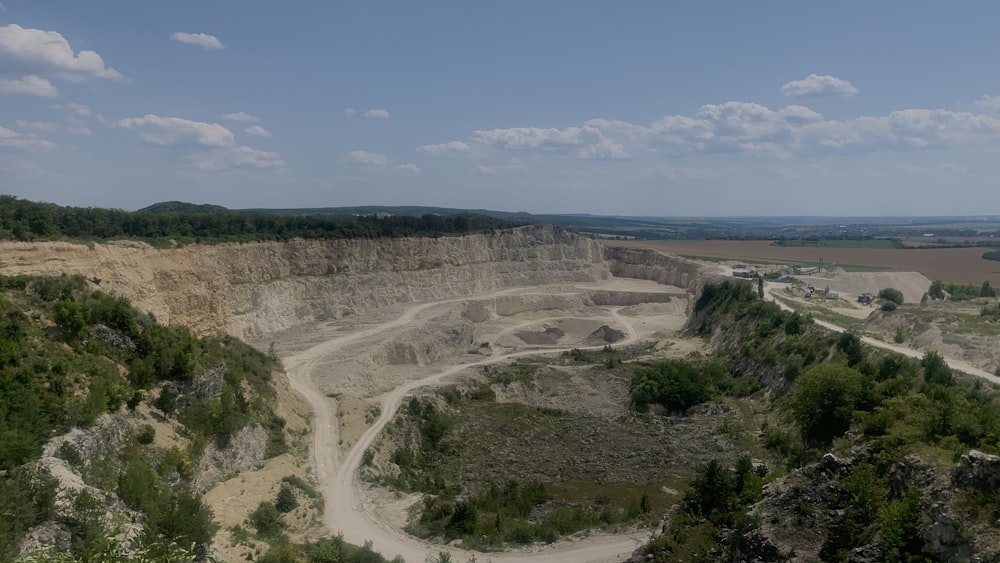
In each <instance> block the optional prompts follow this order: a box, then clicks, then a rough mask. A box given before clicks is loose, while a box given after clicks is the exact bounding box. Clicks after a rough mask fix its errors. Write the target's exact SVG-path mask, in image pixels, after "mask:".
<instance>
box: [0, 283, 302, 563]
mask: <svg viewBox="0 0 1000 563" xmlns="http://www.w3.org/2000/svg"><path fill="white" fill-rule="evenodd" d="M277 368H278V366H277V364H276V363H275V361H274V360H273V359H272V358H270V357H268V356H266V355H264V354H262V353H260V352H257V351H256V350H254V349H252V348H250V347H249V346H247V345H245V344H243V343H241V342H239V341H237V340H235V339H232V338H226V337H219V338H203V339H199V338H196V337H194V336H192V335H191V333H190V332H189V331H187V330H186V329H183V328H175V327H165V326H162V325H160V324H158V323H157V322H156V320H155V319H154V318H152V317H151V316H150V315H147V314H144V313H140V312H138V311H136V310H134V309H132V307H131V306H130V305H129V303H128V302H127V301H125V300H124V299H121V298H117V297H114V296H111V295H107V294H104V293H101V292H99V291H96V290H94V289H93V288H92V285H91V284H90V283H89V282H87V281H86V280H84V279H83V278H81V277H68V276H60V277H0V475H2V479H0V514H2V515H3V517H2V518H0V560H11V559H13V558H14V557H15V556H16V555H17V552H18V550H19V544H20V542H21V540H22V538H23V537H24V536H25V534H26V533H28V532H29V530H30V529H32V528H33V527H34V526H37V525H39V524H42V523H45V522H50V521H51V522H52V523H54V525H55V526H56V529H58V530H62V532H60V533H63V534H66V537H67V538H68V548H69V554H70V556H72V557H80V558H84V559H86V558H87V557H91V556H93V555H95V554H97V553H105V552H108V553H110V552H111V551H114V550H117V549H126V551H127V550H133V551H134V552H135V553H139V551H141V553H143V554H145V555H144V556H148V557H152V558H156V557H160V556H163V557H167V556H168V555H169V553H168V551H169V550H170V549H172V548H171V547H170V545H171V543H175V544H177V545H181V546H188V547H190V546H193V550H191V551H190V553H191V554H192V556H194V557H202V556H204V555H205V553H206V549H207V546H208V544H209V543H210V541H211V538H212V535H213V534H214V531H215V525H214V524H213V522H212V515H211V512H210V511H209V510H208V509H207V507H206V506H205V505H204V503H203V502H202V500H201V496H200V494H199V493H197V492H196V491H195V490H194V488H193V478H194V474H193V461H194V460H196V459H197V457H198V456H199V455H200V454H201V453H202V452H203V451H204V450H205V448H206V446H208V445H210V444H213V443H214V444H216V445H219V446H222V445H225V444H226V443H227V442H228V440H229V439H230V438H231V437H232V436H234V435H235V434H236V433H238V432H240V431H241V429H243V428H244V427H247V426H263V427H264V428H266V429H267V431H268V433H269V435H270V439H269V441H268V444H267V449H268V451H267V453H268V454H271V455H275V454H277V453H281V452H282V451H284V448H285V445H284V435H283V432H282V421H281V420H280V419H279V418H278V417H277V416H276V415H275V414H274V411H273V410H272V407H271V406H270V405H269V402H268V400H269V399H271V398H273V396H274V389H273V388H272V387H271V373H272V370H275V369H277ZM153 397H156V398H155V399H153ZM140 405H146V407H144V408H148V407H149V406H153V408H155V409H157V410H159V411H160V412H161V413H162V414H163V415H164V416H165V417H174V416H175V417H176V418H177V419H178V420H179V421H180V422H181V423H182V424H183V430H184V432H185V434H186V438H187V442H188V443H189V444H190V446H189V447H188V448H185V449H179V448H177V447H176V446H174V447H170V448H166V447H163V446H158V445H156V443H155V440H156V432H155V429H154V428H153V427H152V426H150V425H148V424H142V425H137V426H136V427H135V428H130V426H129V423H128V421H127V420H128V414H129V413H131V412H132V411H135V410H136V409H137V408H139V407H140ZM105 414H114V415H116V418H106V417H105V418H101V417H102V415H105ZM99 420H101V421H103V422H101V424H102V426H101V428H100V429H97V430H96V432H97V434H96V435H95V438H94V439H91V440H89V441H86V442H85V443H86V444H87V445H86V446H85V447H84V446H80V445H74V442H73V441H71V440H63V441H60V442H59V443H60V444H61V445H59V446H58V448H56V450H55V454H54V455H55V456H56V457H58V458H61V461H59V462H58V463H64V464H66V465H67V466H68V468H69V469H70V470H71V471H72V472H74V473H77V474H79V475H80V476H81V478H82V482H83V484H84V485H85V488H84V489H79V488H78V486H77V488H75V489H74V488H70V489H66V490H65V491H64V492H63V493H60V495H65V496H66V498H67V499H68V500H67V501H66V502H63V501H60V502H62V503H63V504H58V503H57V502H56V490H57V489H62V488H63V486H62V485H60V484H59V482H58V481H57V480H56V479H54V478H53V477H51V476H50V474H49V470H48V469H47V468H48V467H50V466H51V464H52V463H57V461H54V460H53V458H46V459H47V460H48V461H45V460H43V462H39V458H40V457H41V456H42V451H43V446H45V445H46V444H47V443H49V442H50V440H52V439H53V436H60V435H63V434H65V433H66V432H67V431H69V430H70V429H71V428H74V427H77V428H81V427H82V428H86V427H90V426H92V425H94V424H95V423H96V422H98V421H99ZM118 421H123V422H118ZM102 436H103V438H102ZM52 447H54V446H52ZM115 507H118V508H115ZM129 515H132V516H129ZM130 518H131V519H134V520H135V522H134V523H130V522H128V521H129V519H130ZM125 525H128V526H129V527H130V529H131V530H132V537H130V538H129V541H130V542H131V544H134V545H125V544H122V543H121V542H120V541H119V540H118V539H114V538H115V535H116V534H118V533H119V532H121V531H122V530H123V529H124V528H123V526H125ZM135 550H139V551H135ZM165 550H166V551H165Z"/></svg>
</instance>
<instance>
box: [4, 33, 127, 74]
mask: <svg viewBox="0 0 1000 563" xmlns="http://www.w3.org/2000/svg"><path fill="white" fill-rule="evenodd" d="M0 61H2V63H0V72H2V73H4V74H20V75H25V76H31V75H34V76H42V75H52V76H60V77H63V78H68V79H73V80H84V79H88V78H110V79H119V78H121V77H122V75H121V73H119V72H118V71H117V70H115V69H113V68H111V67H108V66H105V64H104V59H102V58H101V56H100V55H99V54H97V53H96V52H95V51H79V52H77V53H74V52H73V48H72V47H70V44H69V41H67V40H66V38H65V37H63V36H62V35H61V34H60V33H58V32H56V31H44V30H41V29H32V28H24V27H21V26H19V25H17V24H9V25H5V26H0Z"/></svg>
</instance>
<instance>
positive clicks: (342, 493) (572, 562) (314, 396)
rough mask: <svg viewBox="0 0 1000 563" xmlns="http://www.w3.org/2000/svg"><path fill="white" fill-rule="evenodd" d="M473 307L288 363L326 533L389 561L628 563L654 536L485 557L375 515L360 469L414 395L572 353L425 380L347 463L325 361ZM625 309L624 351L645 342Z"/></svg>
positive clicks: (497, 358)
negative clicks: (307, 416)
mask: <svg viewBox="0 0 1000 563" xmlns="http://www.w3.org/2000/svg"><path fill="white" fill-rule="evenodd" d="M516 291H523V288H512V289H507V290H501V291H497V292H492V293H490V294H486V295H477V296H475V297H474V298H476V299H483V298H487V299H488V298H492V297H497V296H500V295H503V294H507V293H512V292H516ZM467 299H469V297H465V298H459V299H447V300H441V301H433V302H428V303H421V304H417V305H412V306H410V307H407V308H406V309H405V310H404V311H403V312H402V313H401V314H400V315H399V316H398V317H396V318H395V319H392V320H390V321H387V322H385V323H381V324H378V325H375V326H371V327H368V328H366V329H364V330H361V331H358V332H356V333H352V334H350V335H345V336H342V337H339V338H334V339H331V340H328V341H325V342H323V343H321V344H319V345H317V346H314V347H312V348H310V349H308V350H305V351H302V352H299V353H297V354H294V355H292V356H290V357H288V358H287V359H286V360H285V366H286V369H287V371H288V373H289V380H290V381H291V385H292V388H293V389H295V390H296V391H297V392H299V393H300V394H301V395H302V396H303V397H305V398H306V400H307V401H308V402H309V404H310V406H311V407H312V409H313V412H314V421H313V444H312V451H313V458H314V462H315V467H316V473H317V476H318V478H319V481H320V486H321V489H322V490H323V493H324V503H325V510H324V517H325V519H326V524H327V527H328V528H329V529H330V531H331V533H335V534H336V533H341V534H343V536H344V538H345V539H346V540H347V541H350V542H352V543H356V544H359V545H360V544H362V543H364V542H365V541H371V542H372V543H373V545H374V547H375V549H377V550H378V551H381V552H382V553H383V554H384V555H386V556H388V557H392V556H394V555H402V556H403V557H404V558H405V559H406V560H407V561H410V562H422V561H424V559H425V558H426V557H427V556H428V555H430V554H437V553H438V552H448V553H450V554H451V555H452V560H453V561H456V563H457V562H459V561H465V560H466V559H468V558H469V557H471V556H472V555H476V557H477V558H478V559H480V560H483V561H492V562H495V563H538V562H541V561H547V562H553V563H579V562H594V563H597V562H611V561H621V560H622V559H624V558H627V557H629V556H630V555H631V553H632V551H634V550H635V549H636V548H637V547H639V546H640V545H641V543H642V542H643V541H645V540H646V539H647V537H648V536H647V534H646V533H638V532H636V533H631V534H620V535H610V534H602V533H595V534H593V535H591V536H589V537H587V538H584V539H577V540H561V541H559V542H556V543H555V544H552V545H548V546H533V547H529V548H525V549H519V550H515V551H508V552H498V553H489V554H484V553H479V552H471V551H466V550H461V549H455V548H450V547H445V546H441V545H436V544H431V543H429V542H425V541H422V540H419V539H417V538H414V537H412V536H409V535H406V534H405V533H402V532H400V531H398V530H396V529H395V528H393V527H392V526H391V525H389V524H388V523H386V522H382V521H380V520H379V519H378V518H377V517H376V516H375V515H374V511H373V510H372V509H371V507H370V506H367V505H366V503H365V495H364V492H363V487H362V485H361V483H360V481H359V479H358V472H357V470H358V468H359V467H360V465H361V459H362V456H363V455H364V452H365V450H367V449H368V447H369V446H370V445H371V444H372V442H373V441H374V440H375V438H376V437H377V436H378V434H379V433H380V432H381V431H382V429H383V428H384V427H385V425H386V424H388V423H389V421H391V420H392V417H393V416H394V415H395V413H396V411H397V410H398V408H399V406H400V404H401V403H402V400H403V398H404V397H406V395H408V394H409V393H410V392H411V391H413V390H414V389H417V388H419V387H424V386H427V385H433V384H436V383H438V382H440V381H441V380H442V379H444V378H446V377H448V376H451V375H454V374H456V373H459V372H461V371H463V370H466V369H470V368H474V367H480V366H485V365H491V364H496V363H500V362H505V361H509V360H512V359H516V358H520V357H525V356H532V355H538V354H558V353H562V352H565V351H570V350H572V349H573V348H571V347H562V348H533V349H530V350H521V351H516V352H509V353H498V352H496V351H494V353H493V355H492V356H490V357H489V358H485V359H482V360H477V361H474V362H466V363H462V364H458V365H454V366H451V367H448V368H447V369H444V370H442V371H439V372H437V373H434V374H431V375H429V376H426V377H424V378H422V379H419V380H415V381H410V382H407V383H405V384H403V385H401V386H399V387H397V388H396V389H393V390H392V391H389V392H387V393H385V394H383V395H381V396H379V397H378V400H379V403H380V405H381V415H380V416H379V418H378V420H376V421H375V423H374V424H373V425H372V426H371V427H369V428H368V429H367V430H366V431H365V432H364V434H362V436H361V437H360V438H359V439H358V441H357V442H356V443H355V444H354V445H353V446H352V447H351V448H350V449H349V450H348V451H347V452H346V454H345V455H344V456H343V459H341V455H340V451H339V448H338V446H337V444H338V443H339V440H338V434H339V431H338V422H337V417H336V412H337V411H336V409H337V403H336V401H335V400H334V399H332V398H329V397H326V396H324V395H323V393H322V392H321V391H320V390H319V388H318V387H317V386H316V384H315V382H314V381H313V379H312V374H313V371H314V370H315V369H316V366H317V364H318V363H319V362H320V361H321V360H322V359H323V358H324V357H326V356H328V355H330V354H333V353H335V352H336V351H337V350H339V349H340V348H341V347H343V346H345V345H348V344H351V343H353V342H355V341H357V340H360V339H363V338H366V337H369V336H373V335H375V334H377V333H379V332H384V331H387V330H392V329H395V328H399V327H402V326H404V325H406V324H409V323H411V322H413V320H414V319H416V318H417V316H418V315H419V314H420V313H421V312H423V311H425V310H428V309H430V308H432V307H436V306H440V305H445V304H451V303H456V302H461V301H465V300H467ZM620 309H621V308H620V307H617V308H613V309H607V310H608V312H609V316H610V317H611V319H613V320H614V321H615V322H616V324H618V325H619V326H622V327H624V328H625V329H626V334H627V337H626V338H625V339H624V340H622V341H621V342H619V343H617V345H628V344H631V343H634V342H636V341H637V340H638V332H637V331H636V329H635V327H634V326H633V325H632V323H631V322H629V321H627V320H626V319H625V318H624V317H623V316H622V315H621V314H620V313H619V310H620ZM559 318H562V317H546V318H541V319H535V320H534V321H533V322H544V321H547V320H556V319H559ZM577 348H578V349H581V350H599V349H601V348H603V345H598V346H588V347H577Z"/></svg>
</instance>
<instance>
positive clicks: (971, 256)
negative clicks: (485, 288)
mask: <svg viewBox="0 0 1000 563" xmlns="http://www.w3.org/2000/svg"><path fill="white" fill-rule="evenodd" d="M601 244H604V245H607V246H625V247H631V248H652V249H655V250H659V251H660V252H667V253H671V254H679V255H684V256H704V257H708V258H731V259H733V260H747V261H753V260H773V261H784V262H809V263H818V262H823V263H824V264H830V265H836V264H845V265H859V266H878V267H883V268H886V269H888V270H893V271H897V272H920V273H921V274H923V275H925V276H927V277H928V278H930V279H932V280H942V281H946V282H959V283H971V284H975V285H979V284H981V283H983V281H984V280H989V282H990V285H992V286H993V287H1000V262H997V261H995V260H983V258H982V256H983V253H984V252H986V251H987V250H988V249H986V248H933V249H887V248H804V247H786V246H773V245H772V244H771V243H770V242H769V241H766V240H752V241H739V240H696V241H688V240H676V241H675V240H655V241H601Z"/></svg>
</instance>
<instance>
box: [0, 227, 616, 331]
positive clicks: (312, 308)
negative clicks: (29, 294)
mask: <svg viewBox="0 0 1000 563" xmlns="http://www.w3.org/2000/svg"><path fill="white" fill-rule="evenodd" d="M0 273H2V274H6V275H13V274H17V273H27V274H60V273H67V274H81V275H83V276H85V277H87V278H89V279H94V280H95V281H96V280H100V281H99V284H100V287H101V288H102V289H105V290H107V291H111V292H114V293H117V294H120V295H124V296H125V297H128V298H129V299H131V300H132V301H133V303H135V304H136V306H137V307H138V308H140V309H142V310H145V311H149V312H152V313H153V314H154V315H156V317H157V318H158V319H159V320H161V321H164V322H167V323H170V324H183V325H186V326H188V327H190V328H192V329H193V330H195V331H196V332H198V333H200V334H211V333H229V334H232V335H234V336H238V337H241V338H249V339H255V338H258V337H260V336H261V335H263V334H266V333H268V332H273V331H278V330H282V329H286V328H290V327H292V326H295V325H297V324H301V323H305V322H309V321H313V320H321V319H326V318H336V317H341V316H344V315H349V314H360V313H363V312H365V311H367V310H371V309H373V308H376V307H381V306H385V305H391V304H394V303H402V302H408V301H423V300H433V299H443V298H447V297H453V296H455V297H457V296H463V295H471V294H475V293H481V292H486V291H491V290H495V289H501V288H505V287H513V286H522V285H536V284H543V283H555V282H580V281H596V280H600V279H606V278H607V277H609V275H610V274H609V270H608V265H607V263H606V262H605V261H604V257H603V251H602V247H601V246H600V245H599V244H598V243H597V242H596V241H593V240H591V239H588V238H584V237H580V236H578V235H576V234H574V233H570V232H567V231H564V230H562V229H559V228H556V227H552V226H548V225H531V226H527V227H520V228H517V229H510V230H504V231H496V232H494V233H489V234H476V235H468V236H461V237H440V238H396V239H376V240H367V239H353V240H324V241H305V240H296V241H290V242H259V243H245V244H217V245H191V246H184V247H181V248H174V249H155V248H151V247H149V246H148V245H145V244H142V243H135V242H129V241H123V242H112V243H107V244H89V245H88V244H73V243H66V242H40V243H18V242H0Z"/></svg>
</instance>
